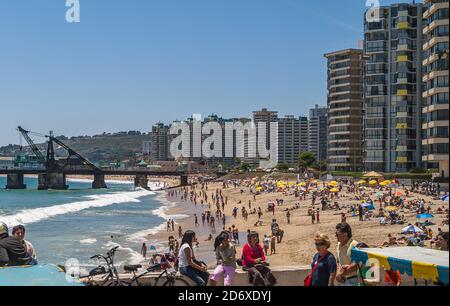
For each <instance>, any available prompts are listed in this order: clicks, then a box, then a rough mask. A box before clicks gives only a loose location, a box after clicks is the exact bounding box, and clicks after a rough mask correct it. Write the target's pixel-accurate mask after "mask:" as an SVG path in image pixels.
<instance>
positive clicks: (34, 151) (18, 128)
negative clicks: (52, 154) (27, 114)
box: [17, 126, 45, 162]
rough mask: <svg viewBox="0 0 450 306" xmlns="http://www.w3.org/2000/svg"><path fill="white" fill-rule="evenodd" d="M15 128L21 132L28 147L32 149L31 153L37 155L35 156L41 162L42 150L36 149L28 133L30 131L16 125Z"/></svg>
mask: <svg viewBox="0 0 450 306" xmlns="http://www.w3.org/2000/svg"><path fill="white" fill-rule="evenodd" d="M17 130H18V131H19V132H20V133H21V134H22V136H23V138H25V140H26V142H27V143H28V145H29V146H30V148H31V150H32V151H33V153H34V154H35V155H36V156H37V158H38V159H39V160H40V161H41V162H45V157H44V155H43V154H42V152H41V151H40V150H39V149H38V147H37V146H36V144H35V143H34V142H33V140H32V139H31V138H30V136H29V135H28V134H29V133H30V131H27V130H25V129H23V128H22V127H21V126H19V127H17Z"/></svg>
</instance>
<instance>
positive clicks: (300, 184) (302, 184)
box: [297, 183, 306, 187]
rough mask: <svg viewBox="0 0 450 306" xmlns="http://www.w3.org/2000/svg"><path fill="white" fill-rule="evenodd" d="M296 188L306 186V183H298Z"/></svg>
mask: <svg viewBox="0 0 450 306" xmlns="http://www.w3.org/2000/svg"><path fill="white" fill-rule="evenodd" d="M297 186H298V187H303V186H306V183H298V185H297Z"/></svg>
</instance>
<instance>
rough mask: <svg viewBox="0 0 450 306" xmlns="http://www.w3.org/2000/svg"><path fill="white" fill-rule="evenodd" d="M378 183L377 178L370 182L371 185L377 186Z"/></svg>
mask: <svg viewBox="0 0 450 306" xmlns="http://www.w3.org/2000/svg"><path fill="white" fill-rule="evenodd" d="M377 184H378V182H377V181H375V180H371V181H370V182H369V185H370V186H375V185H377Z"/></svg>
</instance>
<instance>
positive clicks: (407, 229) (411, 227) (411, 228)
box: [402, 225, 423, 234]
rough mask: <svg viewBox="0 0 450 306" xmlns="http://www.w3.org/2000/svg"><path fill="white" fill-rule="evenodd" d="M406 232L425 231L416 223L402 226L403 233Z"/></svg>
mask: <svg viewBox="0 0 450 306" xmlns="http://www.w3.org/2000/svg"><path fill="white" fill-rule="evenodd" d="M404 233H408V234H413V233H423V231H422V230H421V229H420V228H418V227H417V226H415V225H408V226H407V227H404V228H402V234H404Z"/></svg>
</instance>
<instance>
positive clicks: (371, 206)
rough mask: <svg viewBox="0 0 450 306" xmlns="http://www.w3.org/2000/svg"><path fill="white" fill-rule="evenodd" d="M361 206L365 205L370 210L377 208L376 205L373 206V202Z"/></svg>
mask: <svg viewBox="0 0 450 306" xmlns="http://www.w3.org/2000/svg"><path fill="white" fill-rule="evenodd" d="M361 206H362V207H364V208H367V209H369V210H373V209H375V206H373V204H371V203H364V204H362V205H361Z"/></svg>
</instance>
